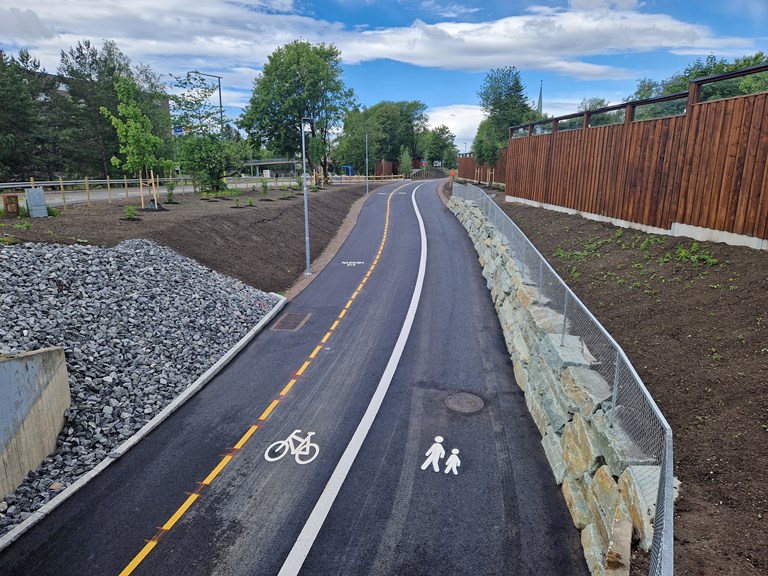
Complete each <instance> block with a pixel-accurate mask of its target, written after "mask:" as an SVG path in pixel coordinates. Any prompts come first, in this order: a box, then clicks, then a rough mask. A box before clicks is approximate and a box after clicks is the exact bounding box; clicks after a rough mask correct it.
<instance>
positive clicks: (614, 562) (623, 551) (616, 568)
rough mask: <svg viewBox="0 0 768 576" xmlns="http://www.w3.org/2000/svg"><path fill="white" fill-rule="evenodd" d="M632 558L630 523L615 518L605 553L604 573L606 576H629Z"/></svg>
mask: <svg viewBox="0 0 768 576" xmlns="http://www.w3.org/2000/svg"><path fill="white" fill-rule="evenodd" d="M631 557H632V523H631V522H630V521H629V520H625V519H622V518H617V519H616V520H614V521H613V526H612V527H611V541H610V542H609V543H608V550H607V551H606V553H605V573H606V575H607V576H629V564H630V560H631Z"/></svg>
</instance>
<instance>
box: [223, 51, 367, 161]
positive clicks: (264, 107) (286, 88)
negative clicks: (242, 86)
mask: <svg viewBox="0 0 768 576" xmlns="http://www.w3.org/2000/svg"><path fill="white" fill-rule="evenodd" d="M354 103H355V97H354V93H353V91H352V90H351V89H348V88H347V87H346V86H345V85H344V82H343V81H342V70H341V52H340V51H339V49H338V48H336V47H335V46H334V45H332V44H330V45H328V44H310V43H309V42H306V41H304V40H296V41H294V42H291V43H290V44H286V45H285V46H282V47H280V48H278V49H277V50H275V51H274V52H273V53H272V54H270V56H269V59H268V61H267V63H266V64H265V65H264V69H263V71H262V74H261V76H259V77H258V78H256V80H255V81H254V85H253V94H252V96H251V100H250V103H249V105H248V106H247V108H246V110H245V112H244V113H243V115H242V116H241V117H240V120H239V121H238V125H239V126H240V128H242V129H243V130H245V131H246V132H247V133H248V134H249V135H251V139H252V140H253V141H254V142H256V143H259V144H264V145H266V146H268V147H269V148H270V149H271V150H273V151H274V152H275V153H277V154H286V155H294V154H296V153H298V152H299V151H300V150H301V131H302V129H303V128H304V127H307V126H308V128H309V130H308V134H309V138H311V139H312V140H316V141H318V142H319V146H320V147H321V148H322V150H323V153H322V155H321V158H320V164H321V166H322V168H323V173H324V174H325V175H326V176H327V175H328V159H329V152H330V144H331V142H330V140H331V136H332V134H333V132H334V130H336V129H337V128H338V127H339V126H340V125H341V123H342V121H343V119H344V116H345V115H346V113H347V111H348V110H349V109H351V108H352V107H353V106H354ZM302 118H309V119H310V121H309V122H308V124H307V123H305V122H304V121H303V120H302ZM314 146H315V147H317V146H318V144H315V145H314ZM309 160H310V167H311V168H314V165H315V162H313V161H312V159H311V158H310V159H309Z"/></svg>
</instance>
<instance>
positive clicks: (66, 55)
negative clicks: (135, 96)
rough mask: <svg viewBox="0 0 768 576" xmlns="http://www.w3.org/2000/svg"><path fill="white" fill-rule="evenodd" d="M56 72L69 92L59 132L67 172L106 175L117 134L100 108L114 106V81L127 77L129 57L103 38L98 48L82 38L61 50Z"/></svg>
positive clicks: (113, 108)
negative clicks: (68, 166) (64, 121)
mask: <svg viewBox="0 0 768 576" xmlns="http://www.w3.org/2000/svg"><path fill="white" fill-rule="evenodd" d="M59 75H60V76H61V77H63V78H64V79H65V80H64V81H65V83H66V89H67V93H68V94H69V99H68V106H67V118H68V121H69V122H68V126H67V128H66V130H65V132H64V133H63V138H62V147H63V152H64V154H65V156H66V157H67V159H68V160H69V162H70V163H71V171H72V172H75V173H79V174H83V175H88V174H92V175H93V174H103V175H104V176H105V177H106V176H108V175H109V174H110V167H111V166H112V164H111V158H112V156H113V155H114V153H115V151H116V150H117V149H118V140H117V133H116V132H115V130H114V128H113V127H112V124H111V123H110V122H109V120H107V119H106V118H105V117H104V116H102V114H101V112H100V110H101V108H102V107H104V108H107V109H109V110H115V109H117V104H118V96H117V92H116V91H115V84H116V82H117V80H119V79H120V78H126V77H130V76H131V67H130V60H129V59H128V58H127V57H126V56H125V55H124V54H123V53H122V52H121V51H120V50H119V48H118V47H117V45H116V44H115V43H114V42H112V41H110V40H107V41H105V42H104V44H103V46H102V47H101V49H98V48H96V46H94V45H93V44H91V42H90V40H82V41H80V42H78V43H77V45H76V46H74V47H73V48H70V50H69V51H68V52H64V51H63V50H62V52H61V64H60V65H59Z"/></svg>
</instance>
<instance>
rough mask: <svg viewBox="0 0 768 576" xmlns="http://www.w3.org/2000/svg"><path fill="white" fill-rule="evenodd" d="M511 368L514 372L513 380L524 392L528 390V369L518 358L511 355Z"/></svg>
mask: <svg viewBox="0 0 768 576" xmlns="http://www.w3.org/2000/svg"><path fill="white" fill-rule="evenodd" d="M512 369H513V370H514V372H515V382H517V385H518V386H520V389H521V390H522V391H523V392H525V391H527V390H528V370H527V369H526V368H525V366H524V365H523V364H522V363H521V362H520V361H518V360H516V359H515V358H514V355H513V357H512Z"/></svg>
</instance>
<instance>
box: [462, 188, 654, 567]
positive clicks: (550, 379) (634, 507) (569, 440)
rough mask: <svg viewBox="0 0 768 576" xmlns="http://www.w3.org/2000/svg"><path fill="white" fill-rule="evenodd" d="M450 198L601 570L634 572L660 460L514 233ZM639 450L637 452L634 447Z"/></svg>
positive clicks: (590, 556)
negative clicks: (622, 417)
mask: <svg viewBox="0 0 768 576" xmlns="http://www.w3.org/2000/svg"><path fill="white" fill-rule="evenodd" d="M448 207H449V208H450V209H451V211H453V213H454V214H455V215H456V216H457V218H458V219H459V221H460V222H461V223H462V225H463V226H464V227H465V228H466V230H467V232H468V233H469V236H470V238H471V240H472V242H473V243H474V245H475V249H476V250H477V252H478V256H479V260H480V264H481V266H482V267H483V276H484V277H485V278H486V280H487V284H488V289H489V290H490V292H491V297H492V298H493V302H494V304H495V307H496V311H497V313H498V316H499V321H500V323H501V326H502V329H503V332H504V339H505V341H506V344H507V349H508V351H509V353H510V355H511V358H512V362H513V366H514V372H515V379H516V381H517V384H518V385H519V386H520V388H521V389H522V390H523V391H524V393H525V400H526V404H527V406H528V410H529V411H530V413H531V416H532V418H533V421H534V422H535V423H536V427H537V428H538V429H539V432H540V434H541V437H542V440H541V443H542V446H543V448H544V452H545V454H546V456H547V459H548V460H549V463H550V466H551V468H552V472H553V474H554V477H555V480H556V481H557V483H558V484H560V485H561V486H562V492H563V496H564V498H565V502H566V504H567V505H568V509H569V510H570V513H571V517H572V519H573V523H574V525H575V526H576V528H578V529H579V530H580V531H581V542H582V546H583V548H584V556H585V558H586V561H587V565H588V566H589V569H590V572H591V573H592V574H594V575H603V574H629V560H630V545H631V539H632V537H633V534H634V537H635V538H636V539H637V541H638V543H639V545H640V547H642V548H643V549H645V550H646V551H647V550H649V549H650V546H651V540H652V537H653V518H654V515H655V507H656V493H657V489H658V483H659V478H660V467H659V466H656V465H655V458H653V457H650V456H648V457H646V456H643V455H642V452H641V451H639V449H638V447H637V446H635V445H633V444H632V442H631V441H630V440H629V438H628V437H627V436H626V435H625V434H624V433H623V431H622V430H621V428H620V427H618V426H616V425H614V426H611V424H610V410H611V386H610V385H609V383H608V382H606V381H605V379H604V378H603V377H602V376H601V375H600V374H599V373H598V372H596V371H595V370H593V369H592V368H593V367H594V365H593V363H594V362H595V359H594V358H593V357H592V355H591V354H590V353H589V350H587V349H586V347H585V345H584V343H583V342H582V341H581V339H580V338H578V337H577V336H572V335H568V334H566V335H565V337H564V338H563V335H562V329H563V322H564V321H565V320H564V318H563V316H562V315H561V314H560V313H558V312H556V311H555V310H553V309H551V308H549V307H547V305H546V304H547V300H546V299H545V298H543V297H540V295H539V294H538V291H537V289H536V287H535V286H534V285H531V284H529V283H527V281H526V278H524V277H523V275H522V274H521V271H520V270H519V269H518V267H517V265H516V263H515V261H514V259H513V258H512V255H511V252H510V250H509V245H508V241H507V239H506V238H504V237H502V235H501V234H500V233H499V232H498V230H497V229H496V228H495V227H494V226H493V225H492V224H490V223H489V222H488V221H487V220H486V218H485V216H484V215H483V213H482V212H481V211H480V210H479V209H478V208H477V207H476V206H475V204H474V203H473V202H466V201H463V200H459V199H457V198H451V200H450V201H449V202H448ZM630 455H631V456H630Z"/></svg>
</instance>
